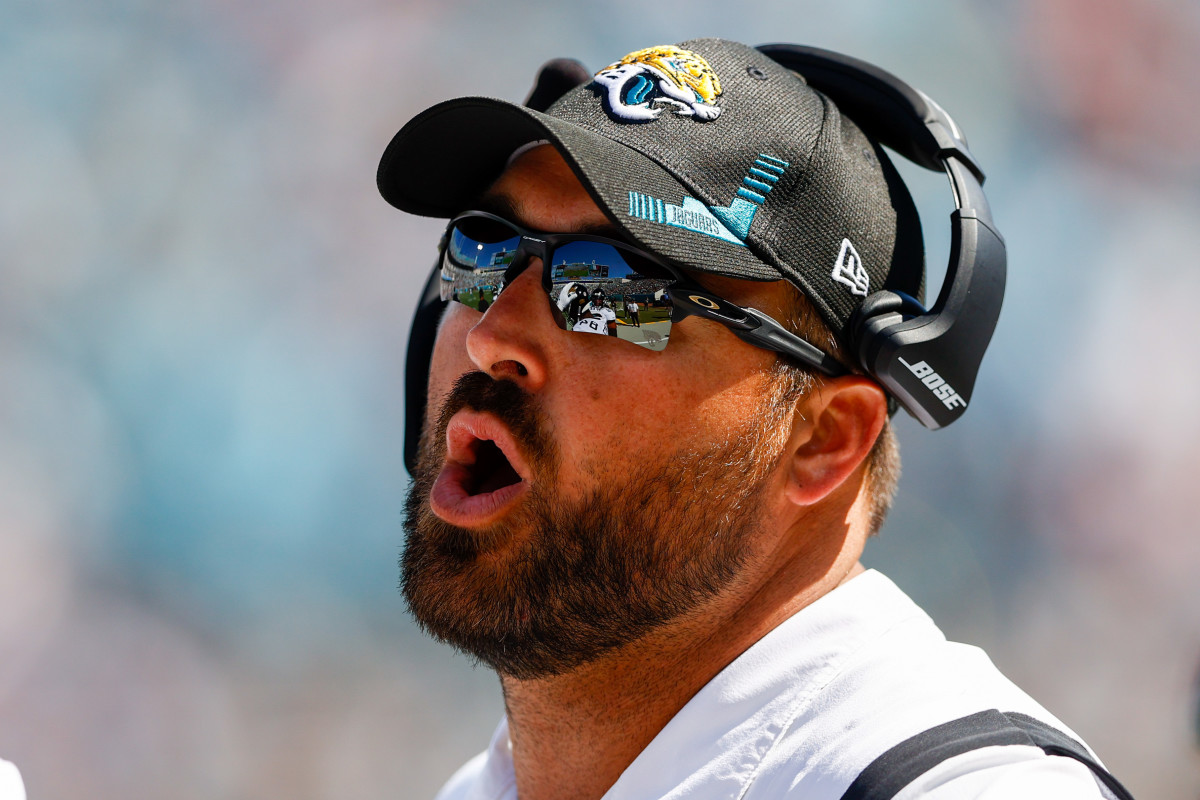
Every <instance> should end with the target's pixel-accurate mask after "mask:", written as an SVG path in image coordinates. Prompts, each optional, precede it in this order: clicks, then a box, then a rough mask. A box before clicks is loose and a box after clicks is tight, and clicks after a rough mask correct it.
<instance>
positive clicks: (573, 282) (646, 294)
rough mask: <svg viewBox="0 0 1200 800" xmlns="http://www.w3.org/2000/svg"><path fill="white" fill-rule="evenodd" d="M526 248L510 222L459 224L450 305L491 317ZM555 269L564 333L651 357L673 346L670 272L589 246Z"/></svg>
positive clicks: (564, 248)
mask: <svg viewBox="0 0 1200 800" xmlns="http://www.w3.org/2000/svg"><path fill="white" fill-rule="evenodd" d="M520 244H521V235H520V234H519V233H518V232H517V231H516V230H514V229H513V228H512V227H510V226H509V225H507V224H506V223H504V222H503V221H499V220H493V219H490V218H488V217H464V218H462V219H460V220H458V221H457V222H456V223H455V224H454V226H453V227H452V228H451V229H450V232H449V236H448V239H447V242H446V252H445V255H444V256H443V258H442V285H441V296H442V299H443V300H456V301H458V302H459V303H462V304H464V305H466V306H469V307H470V308H473V309H475V310H477V311H486V310H487V309H488V308H489V307H490V305H491V304H492V303H493V302H495V299H496V295H498V294H499V293H500V292H501V290H502V289H503V288H504V286H503V280H504V272H505V270H506V269H507V268H508V267H509V265H510V264H511V263H512V261H513V259H514V258H515V256H516V253H517V248H518V247H519V246H520ZM550 262H551V264H550V268H549V271H550V296H549V302H550V306H551V311H552V313H553V315H554V318H555V320H556V321H557V322H558V324H559V326H560V327H563V328H565V329H566V330H569V331H577V332H580V333H591V334H601V335H607V336H612V337H614V338H617V339H623V340H625V341H627V342H631V343H633V344H636V345H638V346H640V347H643V348H646V349H648V350H662V349H663V348H664V347H666V346H667V340H668V338H670V330H671V297H670V289H669V287H670V285H671V283H672V282H673V281H674V280H675V279H674V277H673V276H672V275H670V273H668V272H666V271H665V270H663V269H662V267H660V266H658V265H657V264H655V263H654V262H653V261H651V260H650V259H648V258H646V257H645V256H643V255H641V254H639V253H638V252H636V251H634V250H632V249H629V248H626V247H623V246H619V245H617V244H614V243H610V242H596V241H591V240H587V239H577V240H574V241H568V242H565V243H561V244H559V245H558V246H557V247H555V248H554V249H553V251H552V253H551V257H550Z"/></svg>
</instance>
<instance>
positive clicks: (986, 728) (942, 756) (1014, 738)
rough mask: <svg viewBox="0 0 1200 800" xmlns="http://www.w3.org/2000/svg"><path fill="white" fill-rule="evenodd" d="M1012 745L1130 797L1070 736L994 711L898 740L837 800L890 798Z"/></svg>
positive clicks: (1113, 799) (1107, 792)
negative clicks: (972, 755) (976, 755)
mask: <svg viewBox="0 0 1200 800" xmlns="http://www.w3.org/2000/svg"><path fill="white" fill-rule="evenodd" d="M1017 744H1020V745H1033V746H1034V747H1039V748H1041V749H1042V751H1043V752H1045V753H1046V754H1048V755H1052V756H1066V757H1068V758H1073V759H1075V760H1076V761H1079V762H1081V763H1082V764H1084V765H1085V766H1086V767H1087V768H1088V769H1090V770H1091V771H1092V774H1093V775H1094V776H1095V778H1096V783H1097V784H1098V785H1099V786H1100V791H1101V794H1102V795H1103V796H1104V797H1105V798H1108V800H1133V795H1131V794H1130V793H1129V791H1128V790H1127V789H1126V788H1125V787H1124V786H1122V785H1121V784H1120V782H1119V781H1117V779H1116V778H1114V777H1113V776H1112V775H1111V774H1109V772H1108V770H1106V769H1105V768H1104V767H1102V766H1100V764H1098V763H1097V762H1096V760H1095V759H1094V758H1093V757H1092V755H1091V754H1090V753H1089V752H1088V750H1087V748H1086V747H1084V746H1083V745H1082V744H1080V743H1079V742H1077V741H1075V740H1074V739H1072V738H1071V737H1070V736H1067V735H1066V734H1065V733H1063V732H1062V731H1060V730H1057V729H1055V728H1052V727H1050V726H1049V725H1047V724H1046V723H1044V722H1041V721H1040V720H1036V719H1034V718H1033V717H1029V716H1026V715H1025V714H1017V713H1015V712H1007V713H1005V712H1001V711H997V710H995V709H992V710H990V711H980V712H979V713H978V714H972V715H970V716H968V717H963V718H962V719H956V720H954V721H952V722H947V723H945V724H942V725H938V726H937V727H935V728H930V729H929V730H927V731H923V732H921V733H918V734H917V735H916V736H913V737H912V738H910V739H906V740H904V741H903V742H901V743H900V744H898V745H896V746H895V747H893V748H892V749H890V750H888V751H887V752H886V753H884V754H883V755H881V756H879V757H878V758H876V759H875V760H874V761H872V762H871V763H870V764H869V765H867V768H866V769H864V770H863V771H862V772H861V773H859V775H858V777H857V778H855V779H854V782H853V783H851V784H850V788H849V789H847V790H846V793H845V794H844V795H842V800H891V798H893V797H895V796H896V794H898V793H899V792H900V790H901V789H903V788H904V787H905V786H908V785H909V784H910V783H912V782H913V781H915V780H916V779H917V778H919V777H920V776H921V775H923V774H925V773H926V772H928V771H929V770H931V769H933V768H934V767H936V766H937V765H938V764H940V763H942V762H943V761H945V760H947V759H950V758H953V757H954V756H957V755H961V754H963V753H967V752H970V751H972V750H978V749H980V748H983V747H992V746H995V745H1017Z"/></svg>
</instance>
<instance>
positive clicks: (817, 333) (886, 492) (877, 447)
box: [773, 283, 900, 536]
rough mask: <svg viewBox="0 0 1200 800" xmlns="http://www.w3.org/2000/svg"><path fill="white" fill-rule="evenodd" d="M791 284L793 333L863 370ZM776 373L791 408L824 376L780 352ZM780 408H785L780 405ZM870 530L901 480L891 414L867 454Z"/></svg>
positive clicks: (779, 397) (786, 321)
mask: <svg viewBox="0 0 1200 800" xmlns="http://www.w3.org/2000/svg"><path fill="white" fill-rule="evenodd" d="M785 285H786V286H787V299H786V300H785V302H784V313H783V318H782V319H780V320H779V322H780V324H781V325H783V327H784V328H786V329H787V330H788V331H790V332H791V333H794V334H796V335H797V336H799V337H801V338H802V339H804V340H806V341H808V342H810V343H812V344H813V345H815V346H816V347H818V348H820V349H821V350H822V351H824V352H826V353H828V354H829V355H831V356H833V357H834V358H836V359H837V360H838V361H840V362H841V363H842V364H843V365H844V366H846V367H847V368H848V369H850V371H851V372H853V373H855V374H859V375H861V374H863V371H862V369H860V368H859V367H858V366H857V365H856V363H855V361H854V360H853V359H851V358H850V357H849V356H848V354H847V352H846V348H845V347H844V346H843V345H842V343H841V341H840V340H839V339H838V337H837V336H836V334H834V332H833V330H832V329H831V328H830V327H829V325H828V324H826V322H825V321H824V320H823V319H822V318H821V315H820V314H819V313H818V312H817V310H816V308H815V307H813V304H812V303H811V302H810V301H809V299H808V298H807V297H805V296H804V295H803V294H802V293H801V292H800V290H799V289H797V288H796V287H795V286H793V285H792V284H790V283H785ZM773 377H774V378H775V379H776V381H777V382H778V383H779V384H780V391H779V392H777V393H776V402H778V403H779V404H780V405H781V406H786V407H788V408H791V407H794V406H795V403H796V401H797V400H799V399H800V398H802V397H804V396H805V395H806V394H808V393H809V392H811V391H812V390H813V389H814V388H816V387H817V386H819V385H820V382H821V381H822V380H823V378H822V377H821V376H820V375H817V374H815V373H813V372H812V371H811V370H808V369H805V368H804V367H800V366H798V365H796V364H795V363H794V362H792V361H789V360H788V359H786V358H784V357H782V356H780V357H779V359H778V360H777V361H776V362H775V369H774V373H773ZM776 410H783V409H782V408H781V409H776ZM865 463H866V465H867V474H866V486H867V502H868V505H867V525H868V528H867V533H868V535H870V536H874V535H875V534H876V533H878V532H879V529H880V528H881V527H883V521H884V520H885V519H886V518H887V514H888V511H889V510H890V509H891V507H892V500H893V499H894V498H895V496H896V486H897V484H898V483H899V481H900V443H899V442H898V441H897V440H896V432H895V430H894V429H893V427H892V421H891V418H890V417H889V418H888V419H886V420H884V423H883V428H882V429H881V430H880V431H879V436H878V437H877V438H876V439H875V444H874V445H873V446H872V447H871V452H870V453H868V454H867V457H866V460H865Z"/></svg>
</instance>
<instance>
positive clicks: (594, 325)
mask: <svg viewBox="0 0 1200 800" xmlns="http://www.w3.org/2000/svg"><path fill="white" fill-rule="evenodd" d="M571 330H573V331H585V332H587V333H599V334H602V335H605V336H616V335H617V312H615V311H613V310H612V309H611V308H609V307H608V304H607V303H605V302H604V295H603V294H602V293H601V292H599V291H596V292H592V300H591V302H589V303H588V304H587V306H585V307H584V309H583V316H582V317H581V318H580V319H579V321H578V322H576V323H575V324H574V325H573V326H572V327H571Z"/></svg>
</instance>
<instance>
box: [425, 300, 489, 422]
mask: <svg viewBox="0 0 1200 800" xmlns="http://www.w3.org/2000/svg"><path fill="white" fill-rule="evenodd" d="M479 316H480V314H479V312H477V311H473V310H472V309H470V308H467V307H466V306H464V305H463V304H461V303H451V304H450V305H449V307H448V308H447V309H446V313H445V314H443V315H442V320H441V323H440V324H439V325H438V334H437V339H436V340H435V341H434V345H433V358H432V360H431V361H430V364H429V389H428V392H427V394H426V402H427V405H426V408H427V409H429V412H428V413H427V414H426V418H427V420H428V419H435V418H436V416H437V411H438V409H439V408H440V407H441V405H442V398H443V397H445V396H446V394H447V393H448V392H449V391H450V390H451V389H452V388H454V382H455V381H456V380H458V379H459V378H460V377H462V376H463V375H465V374H466V373H468V372H473V371H474V370H475V365H474V364H473V363H472V362H471V359H470V357H469V356H468V355H467V332H468V331H470V330H471V328H472V327H473V326H474V325H475V323H476V322H478V321H479Z"/></svg>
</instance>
